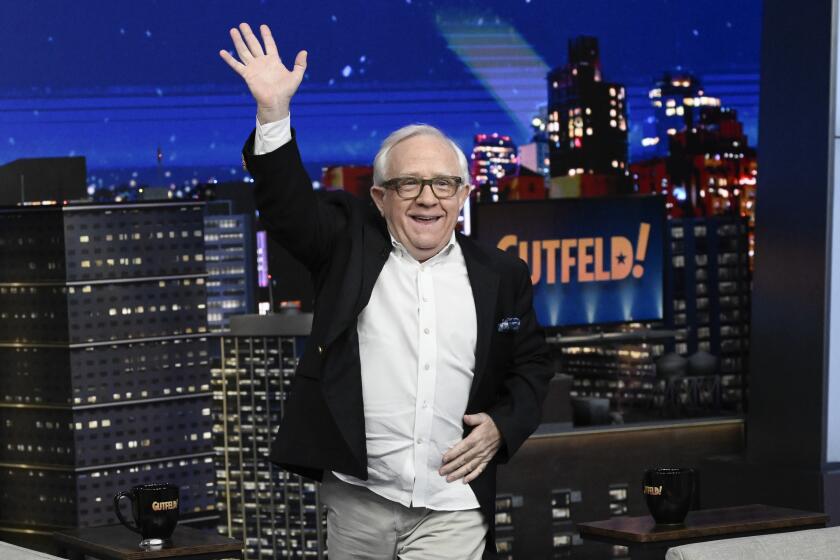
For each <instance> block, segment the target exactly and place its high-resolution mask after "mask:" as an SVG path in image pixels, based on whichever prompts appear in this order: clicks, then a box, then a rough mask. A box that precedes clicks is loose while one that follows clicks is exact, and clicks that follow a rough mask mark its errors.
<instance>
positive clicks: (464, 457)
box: [438, 448, 480, 475]
mask: <svg viewBox="0 0 840 560" xmlns="http://www.w3.org/2000/svg"><path fill="white" fill-rule="evenodd" d="M479 453H480V451H479V450H478V449H475V448H469V449H466V450H464V452H463V453H461V454H460V455H458V456H456V457H454V458H452V459H451V460H450V461H449V462H448V463H446V464H444V465H443V466H442V467H441V468H440V470H439V471H438V472H440V474H442V475H446V474H449V473H451V472H453V471H455V470H457V469H459V468H461V467H463V466H464V465H467V464H468V463H469V462H470V461H471V460H472V459H474V458H475V456H476V455H478V454H479Z"/></svg>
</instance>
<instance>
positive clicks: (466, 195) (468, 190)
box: [458, 185, 473, 210]
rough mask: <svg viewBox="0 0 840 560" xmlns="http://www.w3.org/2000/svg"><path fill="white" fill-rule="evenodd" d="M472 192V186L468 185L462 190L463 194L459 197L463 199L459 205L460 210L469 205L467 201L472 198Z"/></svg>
mask: <svg viewBox="0 0 840 560" xmlns="http://www.w3.org/2000/svg"><path fill="white" fill-rule="evenodd" d="M472 190H473V186H472V185H466V186H465V187H464V188H463V189H461V192H460V193H459V196H460V197H461V201H460V204H459V205H458V208H459V210H463V209H464V204H466V203H467V199H468V198H469V197H470V193H471V192H472Z"/></svg>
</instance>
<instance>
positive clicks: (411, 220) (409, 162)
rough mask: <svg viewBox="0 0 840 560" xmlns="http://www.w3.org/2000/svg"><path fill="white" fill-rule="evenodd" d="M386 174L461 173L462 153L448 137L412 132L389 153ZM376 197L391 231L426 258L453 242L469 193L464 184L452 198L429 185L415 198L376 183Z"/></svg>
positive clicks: (411, 250) (415, 254) (428, 176)
mask: <svg viewBox="0 0 840 560" xmlns="http://www.w3.org/2000/svg"><path fill="white" fill-rule="evenodd" d="M386 173H387V175H386V177H387V178H388V179H391V178H393V177H405V176H414V177H420V178H422V179H431V178H432V177H440V176H456V177H460V176H461V168H460V165H459V164H458V157H457V156H456V155H455V151H454V150H453V149H452V146H451V145H450V144H449V142H447V141H446V140H445V139H443V138H440V137H438V136H433V135H430V134H420V135H417V136H412V137H410V138H407V139H405V140H403V141H402V142H399V143H398V144H396V145H395V146H394V147H392V148H391V151H390V152H389V153H388V169H387V170H386ZM371 195H372V196H373V201H374V202H375V203H376V206H377V208H379V211H380V212H382V215H383V216H384V217H385V221H386V222H387V223H388V230H389V231H390V232H391V235H393V236H394V238H395V239H396V240H397V241H399V242H400V243H401V244H402V245H403V246H404V247H405V249H406V250H407V251H408V252H409V253H410V254H411V255H412V256H413V257H414V258H415V259H417V260H418V261H421V262H422V261H425V260H427V259H429V258H431V257H433V256H435V255H436V254H437V253H438V252H440V250H441V249H443V247H445V246H446V244H447V243H448V242H449V239H450V238H451V237H452V232H453V231H454V230H455V225H456V224H457V223H458V213H459V212H460V211H461V208H463V206H464V202H465V201H466V200H467V196H468V195H469V188H468V187H467V186H462V187H461V188H460V189H458V192H457V193H455V196H453V197H451V198H441V199H439V198H438V197H437V196H435V194H434V192H432V188H431V186H428V185H425V186H423V187H422V189H421V191H420V195H419V196H418V197H417V198H415V199H410V200H406V199H403V198H400V197H399V196H398V195H397V192H396V191H395V190H394V189H387V188H383V187H380V186H374V187H373V189H372V190H371Z"/></svg>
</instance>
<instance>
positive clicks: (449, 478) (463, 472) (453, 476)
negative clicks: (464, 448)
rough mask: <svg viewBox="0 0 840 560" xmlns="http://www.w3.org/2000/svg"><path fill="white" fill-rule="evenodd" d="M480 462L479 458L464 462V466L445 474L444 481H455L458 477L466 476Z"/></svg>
mask: <svg viewBox="0 0 840 560" xmlns="http://www.w3.org/2000/svg"><path fill="white" fill-rule="evenodd" d="M480 464H481V461H480V460H476V461H470V462H468V463H466V464H465V465H464V466H462V467H461V468H459V469H458V470H457V471H455V472H454V473H452V474H450V475H449V476H447V477H446V482H455V481H456V480H458V479H459V478H463V477H465V476H467V475H468V474H470V473H471V472H472V471H474V470H475V469H477V468H478V466H479V465H480Z"/></svg>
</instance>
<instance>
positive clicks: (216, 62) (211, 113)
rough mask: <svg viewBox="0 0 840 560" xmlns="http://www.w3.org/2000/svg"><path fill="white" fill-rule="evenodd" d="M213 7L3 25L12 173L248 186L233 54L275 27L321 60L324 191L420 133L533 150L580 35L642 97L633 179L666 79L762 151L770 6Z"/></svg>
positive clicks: (317, 122) (304, 89) (38, 9)
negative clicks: (61, 166) (509, 141)
mask: <svg viewBox="0 0 840 560" xmlns="http://www.w3.org/2000/svg"><path fill="white" fill-rule="evenodd" d="M201 6H202V9H201V10H200V11H199V10H197V9H196V8H197V4H196V3H194V2H184V3H178V4H177V5H167V4H164V3H162V2H155V1H149V2H143V3H142V4H138V5H120V4H111V3H105V2H101V1H98V0H90V1H83V2H79V3H75V4H66V3H64V2H60V1H58V0H39V1H38V2H33V3H30V4H25V5H15V6H14V8H12V7H11V6H8V5H4V6H3V7H0V20H2V21H5V22H8V23H9V25H8V29H9V32H8V33H6V34H4V35H3V36H2V37H0V47H2V48H4V50H5V51H6V52H15V51H16V50H18V51H19V50H20V49H21V48H22V47H23V48H25V52H26V57H25V58H24V59H23V60H21V59H15V58H14V57H9V58H7V59H6V62H4V63H2V64H3V66H4V67H5V68H4V70H5V71H4V72H2V73H0V74H2V75H1V76H0V128H2V134H0V164H2V163H6V162H8V161H11V160H14V159H17V158H22V157H45V156H66V155H83V156H85V157H86V158H87V165H88V174H89V177H90V178H91V180H92V181H93V182H95V183H97V184H98V185H103V186H107V185H109V184H115V183H125V182H128V181H129V180H131V179H132V178H134V179H135V180H137V182H138V183H140V184H143V183H146V184H161V183H162V184H166V183H169V182H176V181H177V182H179V184H180V182H182V181H184V180H186V179H188V178H195V179H197V180H198V181H200V182H204V181H207V180H209V179H211V178H216V179H218V180H220V181H223V180H241V179H242V178H243V171H242V169H241V167H240V165H239V150H240V149H241V145H242V143H243V141H244V138H245V136H246V135H247V134H248V132H249V131H250V129H251V127H252V126H253V119H254V108H253V102H252V100H251V99H250V97H249V94H248V92H247V90H246V89H245V86H244V84H242V83H241V82H240V81H239V78H238V76H236V75H235V74H233V73H232V72H230V70H229V69H228V68H227V67H226V66H225V65H224V63H223V62H222V61H221V60H220V59H219V58H218V54H217V51H218V49H219V48H229V47H230V40H229V37H228V34H227V29H228V28H229V27H230V26H232V25H235V24H236V23H238V22H239V21H249V22H250V23H251V24H252V25H257V24H259V23H261V22H266V23H269V24H270V25H272V27H273V30H274V34H275V37H276V38H277V41H278V44H279V45H280V49H281V54H282V55H283V56H284V59H285V60H290V59H291V58H293V56H294V53H295V52H296V51H297V50H298V49H300V48H305V49H307V50H308V51H309V53H310V65H309V68H308V70H307V76H306V79H305V81H304V83H303V85H302V86H301V90H300V91H299V93H298V95H297V97H296V99H295V101H294V103H293V109H292V111H293V122H294V125H295V127H296V129H297V130H298V131H299V138H300V144H301V150H302V152H303V156H304V160H305V161H306V162H307V163H308V165H309V169H310V172H311V173H312V174H313V178H315V179H318V178H319V176H320V173H319V170H320V167H321V166H323V165H329V164H368V163H369V162H370V160H371V159H372V156H373V154H374V153H375V151H376V149H377V147H378V145H379V143H380V142H381V140H382V139H383V138H384V136H385V135H386V134H387V133H388V132H390V130H392V129H394V128H397V127H399V126H401V125H403V124H406V123H408V122H413V121H425V122H429V123H430V124H434V125H436V126H439V127H441V128H442V129H444V131H446V132H447V133H449V134H450V135H452V136H453V137H454V138H455V139H456V141H458V142H459V143H460V144H461V146H462V148H463V149H464V150H465V151H466V152H469V151H470V149H471V148H472V138H473V136H474V135H475V134H476V133H493V132H498V133H500V134H507V135H510V136H511V137H512V138H513V140H514V142H515V143H517V144H518V145H521V144H524V143H526V142H528V141H529V140H530V133H531V131H530V128H529V123H530V120H531V117H533V116H534V115H535V114H536V113H537V111H538V108H539V106H540V105H543V104H545V103H546V101H547V87H546V73H547V72H548V71H549V70H551V69H553V68H556V67H558V66H562V65H564V64H565V63H566V62H567V54H568V53H567V43H568V40H569V39H571V38H573V37H576V36H579V35H592V36H595V37H597V38H598V40H599V43H600V52H601V62H602V69H603V74H604V79H606V80H609V81H611V82H618V83H622V84H624V85H625V87H626V88H627V110H628V125H629V130H628V132H629V147H630V154H629V155H630V161H637V160H639V159H644V158H645V157H648V155H650V154H649V153H647V151H646V149H645V148H644V147H643V146H642V143H641V140H642V138H644V137H645V136H648V135H650V132H651V127H653V126H654V123H653V121H652V119H653V107H652V106H651V104H650V100H649V98H648V92H649V90H650V89H651V88H653V87H654V85H655V83H656V81H657V80H658V79H660V78H661V77H662V74H663V73H664V72H666V71H672V72H688V73H692V74H694V75H695V76H697V77H698V78H699V79H700V80H701V82H702V83H703V85H704V88H705V90H706V92H707V93H708V94H709V95H712V96H716V97H720V98H721V99H722V102H723V104H724V106H727V107H731V108H734V109H736V110H737V111H738V115H739V119H740V120H741V121H742V122H743V123H744V128H745V132H746V134H747V137H748V139H749V143H750V145H752V146H754V145H755V144H756V140H757V113H758V63H759V56H758V52H759V35H760V21H761V17H760V16H761V13H760V11H761V5H760V2H759V1H757V0H745V1H741V2H736V3H731V2H730V3H724V2H722V1H719V0H713V1H711V2H705V3H703V4H702V5H699V4H686V3H676V2H671V1H667V0H650V1H646V2H641V1H636V2H622V3H620V4H616V3H614V2H608V1H606V0H600V1H596V2H546V1H544V0H531V1H527V0H517V1H514V2H499V1H493V2H481V3H479V2H447V3H445V4H443V3H438V2H430V1H422V0H420V1H418V0H404V1H402V2H387V3H386V2H375V3H372V4H368V5H366V11H365V12H361V11H360V10H359V8H358V6H352V5H345V4H342V3H339V2H324V3H319V4H318V6H306V7H300V6H295V7H292V6H291V5H289V4H288V3H285V2H271V1H268V0H264V1H262V2H256V1H253V2H244V3H238V4H237V5H236V6H230V5H226V4H224V3H221V2H209V3H202V4H201ZM94 12H95V13H96V16H97V22H98V23H97V24H96V26H93V25H92V18H91V17H90V16H89V15H88V14H90V13H94ZM45 13H49V14H50V17H49V18H45V21H39V18H38V15H39V14H45ZM288 19H293V20H294V21H293V22H292V23H290V24H288V25H286V24H285V22H286V21H288ZM383 21H388V22H390V23H391V25H388V26H383V25H381V23H380V22H383ZM32 22H38V23H37V24H33V23H32ZM313 29H316V30H319V31H320V32H319V33H312V30H313ZM407 37H408V38H413V40H409V39H407ZM418 70H419V71H418ZM336 138H340V139H341V140H339V141H336ZM158 148H160V153H161V156H162V159H161V169H160V172H158V170H157V169H156V159H157V155H158ZM135 174H136V176H135Z"/></svg>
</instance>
